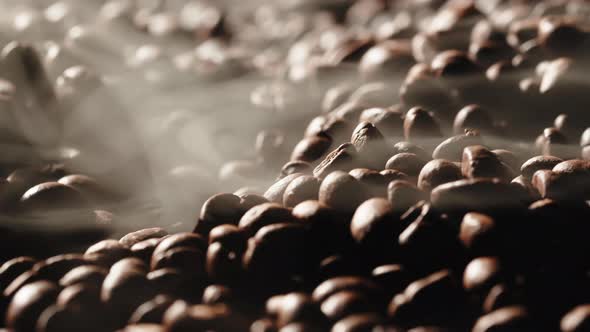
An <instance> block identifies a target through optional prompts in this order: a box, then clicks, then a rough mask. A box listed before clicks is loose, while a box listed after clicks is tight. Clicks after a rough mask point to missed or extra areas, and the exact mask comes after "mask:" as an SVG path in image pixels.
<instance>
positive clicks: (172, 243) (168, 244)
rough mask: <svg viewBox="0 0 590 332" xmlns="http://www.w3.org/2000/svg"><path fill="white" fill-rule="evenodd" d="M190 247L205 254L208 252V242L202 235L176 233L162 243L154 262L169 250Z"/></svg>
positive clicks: (155, 251) (154, 254) (154, 256)
mask: <svg viewBox="0 0 590 332" xmlns="http://www.w3.org/2000/svg"><path fill="white" fill-rule="evenodd" d="M182 247H189V248H193V249H197V250H200V251H201V252H205V251H206V250H207V240H205V239H204V238H203V237H202V236H201V235H198V234H195V233H176V234H173V235H170V236H168V237H166V238H164V239H162V240H161V241H160V243H159V244H158V245H157V246H156V248H155V249H154V252H153V254H152V260H154V259H156V260H157V258H158V257H160V256H161V255H163V254H165V253H166V252H168V251H169V250H172V249H175V248H182Z"/></svg>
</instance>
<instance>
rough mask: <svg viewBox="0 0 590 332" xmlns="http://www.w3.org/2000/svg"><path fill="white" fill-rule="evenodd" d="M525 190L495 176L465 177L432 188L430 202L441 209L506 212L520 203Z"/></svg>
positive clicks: (523, 198)
mask: <svg viewBox="0 0 590 332" xmlns="http://www.w3.org/2000/svg"><path fill="white" fill-rule="evenodd" d="M527 196H528V195H527V193H526V192H523V191H522V190H520V189H519V188H517V187H514V186H512V185H510V184H509V183H505V182H502V181H500V180H498V179H484V178H476V179H466V180H458V181H453V182H448V183H445V184H442V185H439V186H438V187H436V188H434V189H433V190H432V193H431V194H430V201H431V202H432V206H433V207H434V208H435V209H437V210H438V209H440V210H444V211H449V210H462V211H479V212H485V211H492V210H495V211H506V210H510V209H512V208H518V207H520V206H522V204H523V203H524V202H526V201H527V200H528V199H529V198H528V197H527Z"/></svg>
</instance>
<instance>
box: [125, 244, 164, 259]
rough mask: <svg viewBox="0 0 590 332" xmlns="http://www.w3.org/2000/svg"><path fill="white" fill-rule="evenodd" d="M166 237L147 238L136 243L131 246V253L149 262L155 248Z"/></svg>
mask: <svg viewBox="0 0 590 332" xmlns="http://www.w3.org/2000/svg"><path fill="white" fill-rule="evenodd" d="M162 239H164V238H160V239H147V240H143V241H141V242H138V243H136V244H134V245H133V246H132V247H131V253H132V254H133V256H135V257H138V258H140V259H142V260H143V261H144V262H149V261H150V259H151V258H152V254H153V253H154V249H156V247H157V246H158V244H160V242H161V241H162Z"/></svg>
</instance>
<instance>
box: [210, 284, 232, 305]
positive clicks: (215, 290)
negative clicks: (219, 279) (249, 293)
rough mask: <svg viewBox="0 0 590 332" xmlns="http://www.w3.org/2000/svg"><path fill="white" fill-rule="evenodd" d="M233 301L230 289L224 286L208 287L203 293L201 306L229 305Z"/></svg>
mask: <svg viewBox="0 0 590 332" xmlns="http://www.w3.org/2000/svg"><path fill="white" fill-rule="evenodd" d="M233 300H234V296H233V293H232V290H231V288H229V287H227V286H224V285H216V284H213V285H209V286H207V288H205V290H204V291H203V299H202V301H203V304H217V303H231V302H232V301H233Z"/></svg>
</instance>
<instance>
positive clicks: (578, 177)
mask: <svg viewBox="0 0 590 332" xmlns="http://www.w3.org/2000/svg"><path fill="white" fill-rule="evenodd" d="M589 169H590V168H589V167H588V165H587V163H586V162H584V161H582V160H569V161H564V162H561V163H559V164H557V165H555V167H553V170H552V171H549V170H539V171H537V172H535V174H534V175H533V178H532V180H531V183H532V184H533V186H534V187H535V188H536V189H537V190H538V191H539V194H540V195H541V197H543V198H551V199H555V200H576V199H580V198H581V197H588V189H587V188H588V181H589V180H590V177H589V173H588V170H589Z"/></svg>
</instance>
